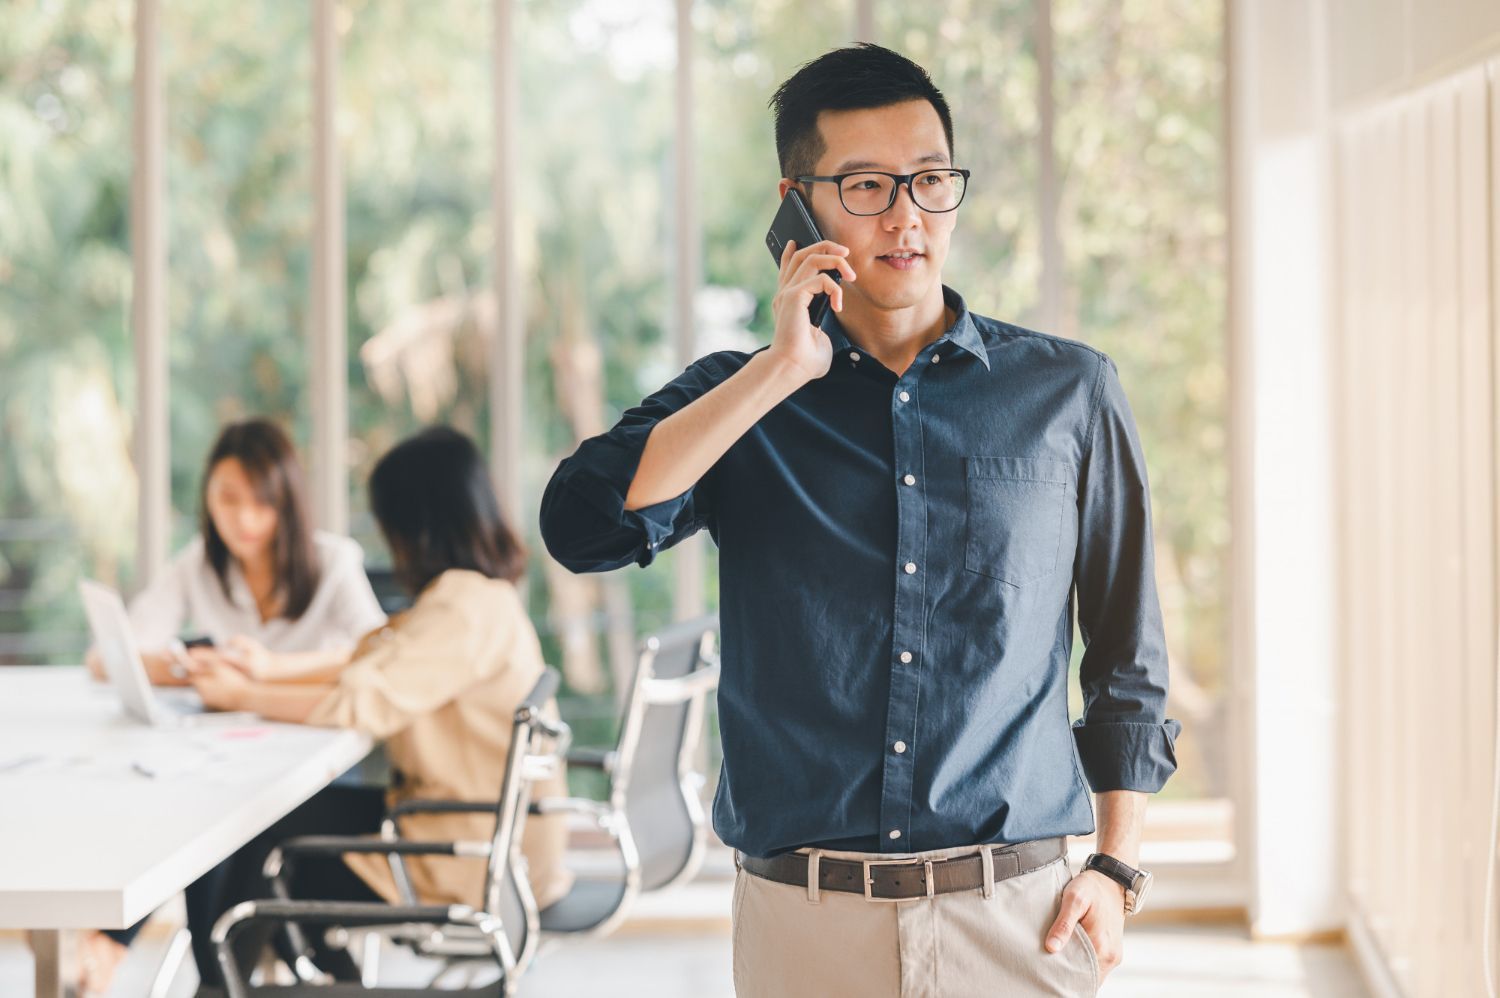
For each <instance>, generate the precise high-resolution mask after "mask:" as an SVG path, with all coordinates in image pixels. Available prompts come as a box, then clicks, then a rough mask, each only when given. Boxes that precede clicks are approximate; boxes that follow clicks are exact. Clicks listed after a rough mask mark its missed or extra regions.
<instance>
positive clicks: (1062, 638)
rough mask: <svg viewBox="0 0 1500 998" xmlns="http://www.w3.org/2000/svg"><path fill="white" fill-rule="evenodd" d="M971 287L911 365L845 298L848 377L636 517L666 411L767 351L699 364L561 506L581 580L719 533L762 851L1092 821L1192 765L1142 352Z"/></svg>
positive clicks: (617, 430) (724, 672)
mask: <svg viewBox="0 0 1500 998" xmlns="http://www.w3.org/2000/svg"><path fill="white" fill-rule="evenodd" d="M945 294H946V295H947V301H948V305H949V306H950V307H951V308H952V309H953V310H954V312H955V313H956V314H957V320H956V321H955V322H954V324H953V326H952V328H950V329H948V330H947V331H946V333H945V334H944V335H943V336H942V337H941V338H940V339H938V340H937V341H935V342H933V343H931V344H929V345H927V346H926V347H924V348H923V350H922V351H921V353H919V354H918V355H917V357H916V360H915V361H914V362H913V363H912V364H911V366H910V367H909V368H908V369H907V370H906V371H905V372H903V373H902V374H900V375H899V376H898V375H897V374H895V373H894V372H892V371H890V370H888V369H887V368H885V367H883V366H882V365H881V364H880V363H879V362H878V361H876V360H874V359H873V358H872V357H870V356H868V355H867V354H865V353H863V351H862V350H861V349H860V347H859V346H858V345H857V344H852V343H851V342H850V340H849V338H848V336H847V335H846V334H845V333H844V331H843V330H842V328H841V327H840V326H839V323H838V319H837V317H836V316H834V315H833V313H832V312H830V313H829V318H828V320H827V321H826V322H825V323H824V330H825V332H827V333H828V335H829V337H830V339H831V340H832V342H833V347H834V357H833V366H832V369H831V370H830V371H829V372H828V374H827V375H826V376H824V377H822V378H819V379H817V380H814V381H811V382H809V383H808V384H806V385H804V386H803V387H802V388H800V389H798V390H797V391H796V392H795V393H794V394H792V395H791V396H790V397H788V398H787V399H786V400H785V401H783V402H781V403H780V404H779V405H777V406H776V407H775V408H774V409H772V410H771V411H770V412H768V413H767V414H766V415H765V416H763V417H762V418H761V419H760V421H759V422H757V423H756V424H755V426H754V427H752V428H751V429H750V430H749V431H748V432H747V433H746V434H745V435H744V436H743V437H741V438H740V439H739V440H738V441H737V442H736V443H735V444H734V445H733V446H732V447H730V449H729V450H728V451H727V452H726V453H725V454H724V456H723V457H721V458H720V459H719V460H718V462H716V463H715V464H714V466H713V467H712V468H711V469H710V470H709V471H708V473H707V474H705V475H704V476H703V478H702V479H701V480H700V481H699V482H698V483H697V484H696V485H695V486H694V487H693V488H692V489H691V490H689V491H688V492H686V493H684V494H683V495H681V496H678V497H676V498H675V499H671V500H668V501H666V502H662V503H658V504H656V505H653V506H648V507H645V508H642V509H638V510H626V509H625V508H624V503H625V496H626V494H627V492H628V491H629V488H630V483H631V481H632V479H633V478H634V476H635V472H636V468H637V466H638V464H639V462H640V457H641V452H642V451H643V450H644V448H645V445H646V438H647V437H648V436H649V435H650V433H651V430H652V427H654V426H655V425H656V424H657V423H658V422H659V421H661V420H662V419H664V418H666V417H667V416H669V415H671V414H672V413H673V412H676V411H677V410H679V409H682V408H683V407H684V406H687V405H688V404H689V403H691V402H692V401H693V400H695V399H697V398H698V397H700V396H702V395H703V394H704V393H706V392H708V391H710V390H711V389H712V388H714V386H716V385H718V384H720V383H722V382H723V381H725V380H726V379H728V378H729V377H730V376H732V375H733V374H734V373H735V372H737V371H739V370H740V369H741V368H742V367H744V365H745V364H746V363H747V362H748V360H749V359H750V356H751V354H746V353H740V352H734V351H724V352H720V353H714V354H710V355H708V356H706V357H704V358H702V359H701V360H698V361H697V362H695V363H694V364H693V365H692V366H691V367H689V368H688V369H687V370H686V371H685V372H683V374H682V375H681V376H679V377H678V378H676V379H675V380H674V381H672V382H671V383H670V384H668V385H667V386H666V387H664V388H662V389H661V390H660V391H658V392H656V393H655V394H654V395H652V396H650V397H649V398H647V399H645V400H644V401H643V402H642V403H641V404H640V405H639V406H636V407H635V408H632V409H630V410H628V411H627V412H626V413H625V414H624V416H623V417H622V418H621V419H620V421H619V423H618V424H616V425H615V427H614V428H613V429H611V430H610V431H609V432H607V433H604V434H601V435H600V436H597V437H593V438H591V439H589V440H586V441H584V442H583V444H581V445H580V446H579V448H578V450H577V452H576V453H574V454H573V455H572V456H571V457H569V458H567V459H566V460H564V461H563V462H562V464H561V465H560V466H559V467H558V469H557V471H556V473H555V474H554V475H553V477H552V480H551V482H550V483H549V484H548V486H547V490H546V494H545V495H544V497H543V499H542V511H541V519H542V536H543V538H544V540H545V542H546V545H547V549H548V550H549V551H550V552H551V553H552V555H553V557H555V558H556V559H557V560H558V561H559V562H561V563H562V564H563V565H564V566H566V567H567V568H569V569H571V570H573V571H575V572H597V571H606V570H609V569H613V568H619V567H622V566H624V565H628V564H630V563H632V562H634V563H636V564H638V565H647V564H649V563H650V562H651V560H652V559H653V557H654V556H655V555H656V553H657V552H659V551H661V550H663V549H665V548H668V547H671V546H672V545H673V544H675V543H677V542H678V541H680V540H682V539H683V538H685V537H687V536H689V535H691V534H692V533H694V532H695V531H697V530H699V529H701V528H707V529H708V530H709V532H710V533H711V534H712V536H713V538H714V540H715V541H716V542H717V544H718V546H719V595H720V610H719V615H720V627H721V673H720V685H719V694H718V698H719V719H720V731H721V734H722V737H723V748H724V765H723V771H722V773H721V775H720V782H719V788H718V794H717V796H716V798H715V801H714V827H715V828H716V830H717V831H718V833H719V835H720V837H721V838H722V839H723V840H724V841H725V842H726V843H728V844H729V845H731V846H734V847H735V848H737V849H740V850H741V851H742V852H745V853H748V854H750V855H754V856H769V855H773V854H776V853H780V852H785V851H788V850H791V849H796V848H799V847H803V846H816V847H820V848H828V849H849V850H859V851H864V852H916V851H925V850H929V849H940V848H947V847H950V846H959V845H972V844H978V843H986V842H1018V841H1022V840H1025V839H1033V838H1040V837H1044V836H1052V835H1081V834H1085V833H1088V832H1091V831H1092V830H1093V827H1094V820H1093V813H1092V808H1091V806H1090V803H1089V798H1088V795H1087V793H1086V786H1091V787H1092V788H1093V789H1094V790H1095V791H1105V790H1139V791H1144V792H1148V793H1151V792H1155V791H1157V790H1159V789H1160V788H1161V786H1162V784H1163V783H1165V782H1166V779H1167V777H1168V776H1170V775H1171V773H1172V772H1173V771H1174V770H1175V769H1176V759H1175V755H1174V751H1173V740H1174V738H1175V737H1176V735H1177V732H1178V730H1179V727H1180V726H1179V725H1178V723H1177V722H1176V721H1174V720H1170V719H1167V718H1165V716H1164V707H1165V700H1166V688H1167V655H1166V644H1165V640H1164V635H1163V632H1162V623H1161V610H1160V607H1159V606H1158V603H1157V596H1156V585H1155V580H1154V577H1153V568H1152V545H1151V509H1150V499H1149V496H1148V492H1147V482H1146V465H1145V461H1144V460H1143V458H1142V455H1141V447H1140V441H1139V440H1138V439H1137V436H1136V431H1135V425H1134V420H1133V418H1132V416H1131V413H1130V407H1129V406H1128V404H1127V403H1126V401H1125V394H1124V391H1123V390H1122V389H1121V387H1120V382H1119V379H1118V376H1117V374H1116V370H1115V366H1114V363H1113V362H1112V361H1111V360H1110V359H1109V358H1108V357H1107V356H1105V355H1104V354H1102V353H1100V352H1099V351H1097V350H1094V349H1092V348H1090V347H1088V346H1085V345H1083V344H1081V343H1077V342H1074V341H1072V340H1066V339H1061V338H1058V337H1054V336H1047V335H1044V334H1042V333H1036V332H1032V331H1030V330H1026V329H1021V328H1018V327H1016V326H1012V325H1009V324H1007V323H1003V322H998V321H996V320H993V319H988V318H985V317H983V316H978V315H973V314H972V313H970V312H969V311H968V309H967V307H966V306H965V305H964V303H963V300H962V299H961V298H960V297H959V296H958V295H957V294H955V293H953V292H952V291H948V290H946V289H945ZM1075 593H1076V596H1077V604H1078V618H1079V624H1080V630H1081V632H1082V634H1083V639H1084V644H1085V650H1084V655H1083V661H1082V666H1081V673H1082V685H1083V697H1084V715H1083V718H1082V719H1081V720H1080V721H1079V722H1078V723H1077V724H1076V725H1073V726H1071V727H1070V725H1069V720H1068V700H1067V682H1068V662H1069V655H1070V651H1071V646H1072V638H1073V629H1072V615H1073V600H1074V594H1075Z"/></svg>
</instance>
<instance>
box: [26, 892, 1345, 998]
mask: <svg viewBox="0 0 1500 998" xmlns="http://www.w3.org/2000/svg"><path fill="white" fill-rule="evenodd" d="M695 886H696V885H695ZM717 893H718V888H716V887H715V888H713V889H712V890H711V891H708V892H705V891H701V890H700V891H698V892H697V895H696V896H694V897H691V898H687V899H683V901H682V903H678V904H674V905H661V906H659V907H658V911H660V910H668V911H671V912H672V913H673V915H674V916H680V915H681V913H682V912H683V911H684V910H692V909H694V908H697V907H700V906H701V905H703V904H704V903H705V899H706V897H707V895H708V894H714V895H717ZM723 900H724V906H725V907H724V910H727V907H728V899H727V897H725V898H724V899H723ZM152 936H153V938H147V939H143V940H141V941H139V942H138V943H137V945H136V947H135V949H133V950H132V952H131V954H130V957H129V958H128V959H127V962H126V964H125V966H124V968H122V972H121V974H120V976H119V977H118V978H117V979H116V981H115V987H114V988H113V989H112V990H111V992H110V996H109V998H143V996H144V995H145V993H146V990H147V988H148V986H149V981H150V979H151V976H152V973H153V971H154V969H155V966H156V962H157V960H158V959H159V953H160V952H161V949H162V947H163V946H164V944H165V940H164V939H163V938H161V934H160V933H153V934H152ZM386 966H387V968H388V969H389V971H390V973H391V975H392V976H393V977H396V978H400V977H406V976H407V975H408V974H410V973H412V972H413V971H414V969H415V968H414V967H412V966H410V965H406V966H403V965H401V964H400V963H399V962H397V961H389V962H388V963H387V965H386ZM195 977H196V975H195V974H194V973H193V972H192V970H191V969H190V968H188V969H185V970H184V971H183V972H182V973H180V974H179V975H178V977H177V979H176V980H175V981H174V983H173V986H172V988H171V992H170V995H171V998H190V996H191V995H192V993H193V990H194V984H195V981H194V978H195ZM393 983H394V982H393ZM30 993H31V955H30V952H29V951H28V950H27V949H26V947H25V945H24V944H23V943H22V941H21V940H20V939H19V938H17V937H16V936H15V935H14V934H8V935H0V995H3V996H6V998H10V996H18V998H25V996H27V995H29V994H30ZM521 994H522V995H523V996H559V998H572V996H592V995H603V994H608V995H610V996H611V998H731V996H732V995H733V994H734V989H733V986H732V983H731V980H730V950H729V938H728V934H727V932H726V931H724V929H723V926H722V924H721V923H718V922H716V921H714V920H709V921H703V920H699V921H697V922H696V923H689V922H685V921H684V920H683V919H682V918H680V917H674V918H673V919H672V920H670V921H669V920H667V919H664V918H659V917H656V916H655V915H653V914H652V912H651V911H650V910H647V911H646V912H644V913H643V917H641V918H639V919H636V920H635V921H633V922H631V923H627V924H626V926H625V927H624V928H623V929H622V931H621V932H620V933H619V934H617V935H615V936H614V937H612V938H609V939H600V940H587V941H568V942H566V943H563V944H558V945H557V946H555V947H553V948H551V949H550V951H549V950H544V951H543V953H542V955H541V956H540V957H539V959H538V960H537V962H536V964H535V965H534V966H533V968H532V969H531V971H530V972H529V973H528V975H527V977H526V979H525V981H524V982H523V986H522V988H521ZM1100 994H1101V995H1102V996H1103V998H1364V996H1366V995H1367V994H1368V992H1367V991H1366V990H1365V989H1364V987H1363V986H1362V985H1361V983H1360V979H1359V974H1358V971H1357V970H1356V968H1355V966H1354V962H1353V960H1352V958H1351V957H1350V955H1349V953H1348V951H1347V950H1346V949H1345V948H1343V947H1342V946H1333V945H1303V946H1299V945H1292V944H1286V943H1275V944H1266V943H1259V944H1257V943H1252V942H1251V941H1250V940H1249V939H1248V938H1246V935H1245V932H1244V930H1243V929H1241V928H1238V927H1235V926H1230V925H1196V926H1195V925H1180V926H1178V925H1148V926H1141V927H1138V928H1134V929H1131V930H1130V931H1129V933H1128V935H1127V936H1126V957H1125V963H1124V964H1123V965H1122V966H1121V967H1120V968H1119V969H1118V970H1116V971H1115V972H1114V973H1113V974H1111V975H1110V977H1109V979H1108V980H1107V981H1106V982H1105V985H1104V987H1103V989H1102V990H1101V991H1100Z"/></svg>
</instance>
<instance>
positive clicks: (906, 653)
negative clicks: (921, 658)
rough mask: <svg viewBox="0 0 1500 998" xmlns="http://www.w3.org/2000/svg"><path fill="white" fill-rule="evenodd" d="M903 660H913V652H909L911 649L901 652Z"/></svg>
mask: <svg viewBox="0 0 1500 998" xmlns="http://www.w3.org/2000/svg"><path fill="white" fill-rule="evenodd" d="M901 661H903V662H910V661H911V652H909V651H904V652H902V653H901Z"/></svg>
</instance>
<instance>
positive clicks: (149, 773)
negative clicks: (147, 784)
mask: <svg viewBox="0 0 1500 998" xmlns="http://www.w3.org/2000/svg"><path fill="white" fill-rule="evenodd" d="M130 768H131V769H133V770H135V771H136V772H137V773H140V774H141V775H142V776H144V777H145V778H146V779H148V780H154V779H156V770H154V769H149V768H147V767H145V766H142V765H141V764H140V763H138V762H132V763H131V764H130Z"/></svg>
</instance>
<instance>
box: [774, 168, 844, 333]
mask: <svg viewBox="0 0 1500 998" xmlns="http://www.w3.org/2000/svg"><path fill="white" fill-rule="evenodd" d="M822 241H823V236H822V234H821V233H819V232H818V227H817V226H816V225H814V224H813V220H812V212H810V211H808V210H807V202H806V201H804V200H802V194H801V193H800V192H799V191H798V190H797V189H796V188H795V187H793V188H791V189H789V190H788V191H787V192H786V197H784V198H782V199H781V207H780V208H778V209H776V217H775V218H773V219H772V220H771V228H770V231H768V232H767V233H766V248H767V249H769V250H770V251H771V259H772V260H775V261H776V265H777V266H778V267H779V266H781V251H782V250H783V249H785V248H786V244H787V243H796V244H797V248H798V249H799V250H800V249H806V248H807V247H809V246H811V245H812V244H813V243H820V242H822ZM823 273H825V274H827V275H828V276H829V277H832V278H833V279H834V280H835V281H838V282H839V283H843V274H841V273H839V272H838V271H837V270H825V271H823ZM827 314H828V295H827V294H816V295H813V300H812V302H811V303H810V304H809V305H808V306H807V318H808V321H810V322H811V323H812V324H813V325H814V326H819V327H821V326H822V325H823V317H824V316H825V315H827Z"/></svg>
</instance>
